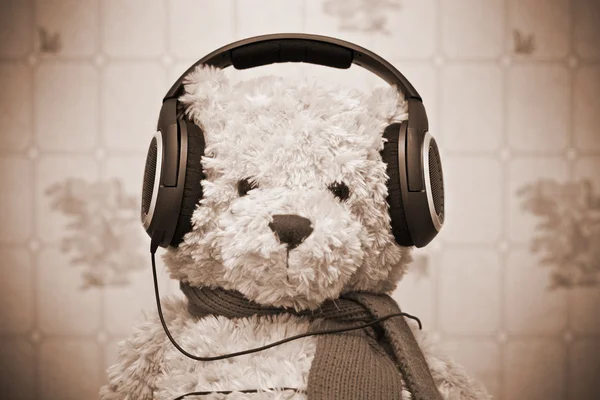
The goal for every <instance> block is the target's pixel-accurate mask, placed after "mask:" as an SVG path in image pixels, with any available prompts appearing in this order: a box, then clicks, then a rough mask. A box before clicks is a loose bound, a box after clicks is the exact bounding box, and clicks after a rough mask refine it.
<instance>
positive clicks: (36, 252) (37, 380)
mask: <svg viewBox="0 0 600 400" xmlns="http://www.w3.org/2000/svg"><path fill="white" fill-rule="evenodd" d="M31 14H32V16H31V18H32V19H31V28H32V31H33V32H32V42H33V43H32V44H31V46H32V47H31V53H30V54H29V56H28V58H29V60H30V61H31V60H35V62H33V63H30V77H31V88H30V90H31V115H30V118H31V130H32V132H31V143H30V151H31V153H30V155H36V153H35V152H36V151H37V152H38V154H37V156H36V157H32V158H31V164H32V168H31V173H32V177H31V188H32V192H31V195H32V196H31V197H32V204H33V207H32V209H31V215H32V218H31V219H32V224H33V226H32V235H31V240H30V255H31V261H32V266H33V268H32V270H31V272H32V274H31V279H32V282H31V286H32V297H33V299H32V300H33V310H32V313H33V316H32V321H33V324H32V334H30V335H29V338H28V339H29V342H30V343H31V345H32V348H33V360H34V363H35V365H34V367H33V382H32V383H33V394H34V397H35V398H36V399H38V398H40V393H41V366H40V364H41V341H40V340H35V339H36V337H34V336H33V333H38V332H40V326H39V325H40V324H39V322H40V311H39V301H40V296H39V294H38V291H37V287H38V280H39V268H40V262H41V260H40V252H41V246H37V247H36V246H34V245H33V243H36V242H37V243H39V242H40V241H39V240H37V237H38V229H39V223H38V219H39V215H38V212H37V200H38V194H37V189H38V188H37V184H38V168H39V165H38V164H39V150H38V149H37V148H38V147H39V146H38V136H37V135H38V121H37V118H36V114H37V112H36V111H37V107H36V103H37V100H36V95H37V79H36V76H37V72H38V62H37V54H36V53H37V52H36V48H35V47H36V40H35V37H36V33H37V29H36V15H37V7H36V3H35V2H32V3H31Z"/></svg>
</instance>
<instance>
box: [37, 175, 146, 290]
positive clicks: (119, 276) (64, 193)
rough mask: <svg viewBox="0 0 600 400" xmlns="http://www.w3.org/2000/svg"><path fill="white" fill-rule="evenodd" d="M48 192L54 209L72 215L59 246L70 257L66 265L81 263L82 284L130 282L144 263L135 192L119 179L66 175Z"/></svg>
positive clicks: (138, 208)
mask: <svg viewBox="0 0 600 400" xmlns="http://www.w3.org/2000/svg"><path fill="white" fill-rule="evenodd" d="M46 193H47V194H48V195H49V196H50V197H51V198H52V202H51V207H52V209H53V210H56V211H59V212H61V213H63V214H65V215H67V216H68V217H69V219H70V222H69V223H68V224H66V225H65V232H66V233H67V235H66V236H65V237H63V238H62V241H61V250H62V251H63V252H66V253H70V254H72V255H73V257H72V258H71V259H70V260H69V262H70V264H72V265H76V266H80V267H83V272H82V280H83V284H82V287H83V288H84V289H85V288H88V287H90V286H103V285H123V284H127V283H129V282H130V279H131V278H130V274H131V271H133V270H137V269H140V268H142V267H143V266H144V264H145V261H146V258H145V257H143V256H142V254H141V253H140V252H139V251H138V249H139V248H140V247H141V246H140V245H141V242H142V240H141V239H142V237H141V233H143V232H140V229H139V212H140V211H139V210H140V205H139V199H138V196H131V195H128V194H126V193H124V188H123V184H122V183H121V182H120V181H119V180H117V179H112V180H110V181H106V182H86V181H84V180H82V179H69V180H67V181H65V182H61V183H56V184H54V185H52V186H50V187H49V188H48V189H47V191H46Z"/></svg>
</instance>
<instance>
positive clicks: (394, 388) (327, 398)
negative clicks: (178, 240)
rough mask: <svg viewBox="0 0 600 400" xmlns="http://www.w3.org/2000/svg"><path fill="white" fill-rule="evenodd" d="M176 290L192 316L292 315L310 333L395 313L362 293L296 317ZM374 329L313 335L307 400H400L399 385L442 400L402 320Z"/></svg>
mask: <svg viewBox="0 0 600 400" xmlns="http://www.w3.org/2000/svg"><path fill="white" fill-rule="evenodd" d="M180 286H181V290H182V291H183V293H184V294H185V295H186V297H187V298H188V310H189V312H190V313H191V314H192V315H194V316H196V317H203V316H206V315H211V314H212V315H222V316H225V317H227V318H243V317H249V316H251V315H275V314H280V313H291V314H294V315H297V316H305V317H308V318H309V319H310V320H311V324H310V326H309V331H310V332H313V331H318V330H325V329H327V330H329V329H340V328H345V327H349V326H353V325H359V324H364V323H366V322H370V321H372V320H374V319H377V318H380V317H383V316H384V315H387V314H392V313H397V312H400V309H399V308H398V305H397V304H396V302H395V301H394V300H393V299H392V298H391V297H390V296H388V295H382V294H372V293H366V292H352V293H347V294H344V295H343V296H341V297H340V298H339V299H337V300H335V301H327V302H325V303H324V304H322V305H321V307H320V308H319V310H314V311H310V310H304V311H300V312H296V311H295V310H293V309H288V308H276V307H265V306H262V305H260V304H258V303H255V302H252V301H249V300H247V299H246V298H245V297H244V296H243V295H242V294H241V293H239V292H235V291H228V290H224V289H210V288H206V287H192V286H189V285H188V284H186V283H184V282H182V283H181V285H180ZM373 327H374V328H371V327H369V328H365V329H360V330H354V331H348V332H342V333H334V334H327V335H319V336H318V339H317V347H316V352H315V356H314V359H313V362H312V364H311V369H310V372H309V376H308V387H307V397H308V399H310V400H364V399H371V400H401V399H402V394H401V392H402V386H403V384H404V385H406V389H407V390H408V391H409V392H410V393H411V394H412V399H413V400H441V396H440V394H439V392H438V390H437V388H436V385H435V383H434V381H433V378H432V376H431V373H430V371H429V367H428V365H427V362H426V361H425V358H424V357H423V354H422V352H421V350H420V348H419V346H418V344H417V342H416V340H415V337H414V336H413V334H412V331H411V330H410V328H409V326H408V324H407V323H406V321H405V319H404V318H403V317H401V316H400V317H393V318H390V319H387V320H384V321H383V322H382V323H381V324H380V325H379V326H378V325H374V326H373Z"/></svg>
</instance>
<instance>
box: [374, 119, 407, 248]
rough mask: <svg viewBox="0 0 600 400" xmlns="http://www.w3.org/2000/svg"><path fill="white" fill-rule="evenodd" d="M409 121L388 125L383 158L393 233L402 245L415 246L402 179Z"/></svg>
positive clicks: (404, 168)
mask: <svg viewBox="0 0 600 400" xmlns="http://www.w3.org/2000/svg"><path fill="white" fill-rule="evenodd" d="M407 127H408V121H404V122H402V123H395V124H391V125H388V126H387V127H386V128H385V130H384V131H383V137H384V138H385V139H387V141H386V142H385V143H384V145H383V150H382V151H381V158H382V159H383V162H384V163H385V164H386V173H387V175H388V181H387V189H388V196H387V202H388V206H389V214H390V218H391V226H392V234H393V235H394V238H395V239H396V243H398V244H399V245H400V246H413V245H414V243H413V239H412V237H411V234H410V229H409V228H408V223H407V221H406V210H405V207H404V199H403V197H404V196H403V193H402V190H403V185H402V180H406V178H405V177H406V164H405V163H403V162H401V161H402V160H404V159H405V155H404V151H405V143H406V129H407ZM402 177H403V179H401V178H402Z"/></svg>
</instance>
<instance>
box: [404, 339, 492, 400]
mask: <svg viewBox="0 0 600 400" xmlns="http://www.w3.org/2000/svg"><path fill="white" fill-rule="evenodd" d="M413 333H414V334H415V338H416V339H417V342H418V343H419V347H421V350H422V351H423V355H424V356H425V360H426V361H427V364H428V365H429V369H430V370H431V375H432V377H433V380H434V382H435V384H436V386H437V387H438V390H439V392H440V394H441V395H442V398H443V399H444V400H490V399H491V398H492V397H491V396H490V395H489V393H488V392H487V390H486V389H485V387H484V386H483V385H482V384H481V383H480V382H478V381H477V380H476V379H474V378H473V377H471V376H469V374H468V373H467V371H466V370H465V369H464V368H463V367H462V366H461V365H459V364H458V363H456V362H454V361H452V360H451V359H450V358H449V357H447V356H445V355H443V354H442V352H441V351H439V349H437V348H436V346H435V345H434V344H433V343H432V341H431V340H430V339H428V338H427V336H426V334H425V333H423V332H421V331H419V330H416V329H413Z"/></svg>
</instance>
